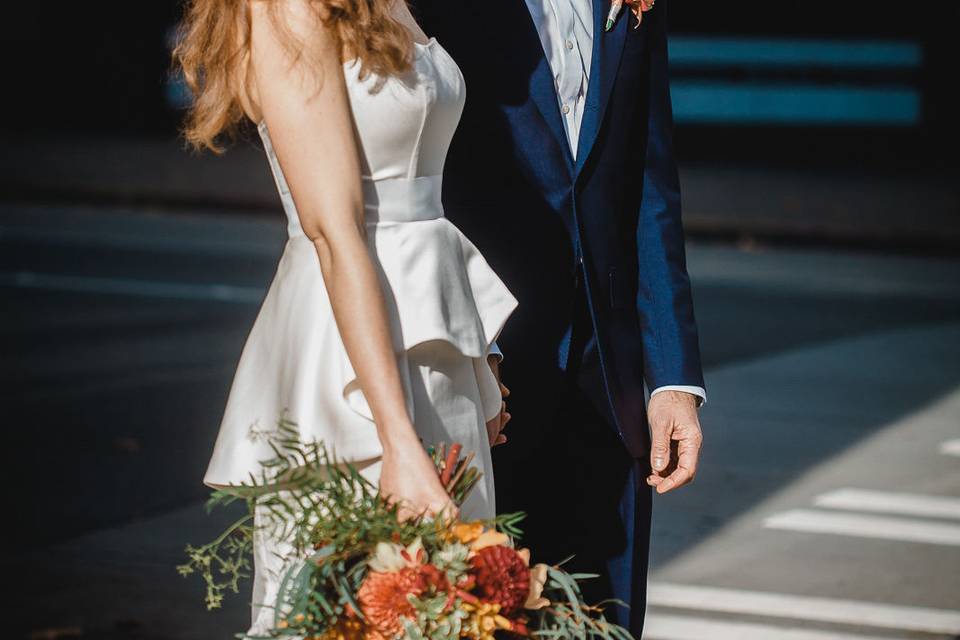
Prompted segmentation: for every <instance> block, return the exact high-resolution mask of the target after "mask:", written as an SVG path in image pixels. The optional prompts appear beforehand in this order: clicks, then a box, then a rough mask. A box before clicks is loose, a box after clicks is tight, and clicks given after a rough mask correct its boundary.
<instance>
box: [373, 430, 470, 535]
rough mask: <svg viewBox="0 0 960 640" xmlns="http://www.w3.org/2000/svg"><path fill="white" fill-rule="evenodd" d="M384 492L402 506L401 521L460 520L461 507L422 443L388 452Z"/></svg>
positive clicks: (383, 474) (382, 483)
mask: <svg viewBox="0 0 960 640" xmlns="http://www.w3.org/2000/svg"><path fill="white" fill-rule="evenodd" d="M380 491H381V493H382V494H383V495H384V496H385V497H386V498H387V499H388V500H390V501H391V502H396V503H399V505H400V511H399V514H398V515H399V517H400V520H409V519H411V518H415V517H417V516H421V515H426V516H427V517H438V516H440V517H443V518H456V517H458V516H459V510H458V509H457V506H456V505H455V504H454V503H453V500H451V499H450V496H449V495H448V494H447V492H446V490H444V488H443V485H441V484H440V478H439V477H438V475H437V468H436V466H435V465H434V464H433V461H432V460H430V457H429V456H428V455H427V452H426V450H424V448H423V445H422V444H420V442H419V441H413V442H410V443H404V444H401V445H399V446H393V447H389V448H386V447H385V448H384V453H383V466H382V467H381V471H380Z"/></svg>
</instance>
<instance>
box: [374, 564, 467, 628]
mask: <svg viewBox="0 0 960 640" xmlns="http://www.w3.org/2000/svg"><path fill="white" fill-rule="evenodd" d="M449 590H450V585H449V583H448V582H447V578H446V576H445V575H444V574H443V572H442V571H440V570H439V569H437V568H436V567H434V566H433V565H429V564H426V565H417V566H412V567H405V568H403V569H401V570H400V571H390V572H386V573H381V572H379V571H370V572H368V573H367V577H366V578H364V580H363V584H361V585H360V591H359V592H358V593H357V598H358V600H359V601H360V609H361V610H362V611H363V615H364V616H366V618H367V620H368V621H369V623H370V625H371V626H373V628H374V630H375V631H376V632H378V633H379V634H381V635H383V636H385V637H387V638H393V637H394V636H396V635H397V634H398V633H400V631H402V630H403V622H402V620H401V619H402V618H413V617H415V615H416V614H415V611H414V609H413V605H411V604H410V601H409V600H408V599H407V596H408V595H414V596H419V595H421V594H423V593H425V592H428V591H431V592H437V591H449ZM371 637H372V636H371Z"/></svg>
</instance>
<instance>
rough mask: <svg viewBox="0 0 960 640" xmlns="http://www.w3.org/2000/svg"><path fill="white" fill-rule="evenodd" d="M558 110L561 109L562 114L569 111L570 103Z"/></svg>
mask: <svg viewBox="0 0 960 640" xmlns="http://www.w3.org/2000/svg"><path fill="white" fill-rule="evenodd" d="M560 111H563V113H564V114H568V113H570V105H568V104H565V105H563V107H562V108H561V109H560Z"/></svg>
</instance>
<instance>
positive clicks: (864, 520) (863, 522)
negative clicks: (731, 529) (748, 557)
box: [763, 509, 960, 546]
mask: <svg viewBox="0 0 960 640" xmlns="http://www.w3.org/2000/svg"><path fill="white" fill-rule="evenodd" d="M763 524H764V526H765V527H768V528H770V529H786V530H790V531H805V532H808V533H832V534H835V535H840V536H854V537H860V538H877V539H881V540H898V541H902V542H921V543H926V544H943V545H952V546H957V545H960V525H955V524H944V523H942V522H925V521H922V520H913V519H907V518H891V517H884V516H867V515H860V514H850V513H831V512H829V511H813V510H810V509H792V510H790V511H785V512H783V513H778V514H775V515H772V516H770V517H768V518H766V519H765V520H764V523H763Z"/></svg>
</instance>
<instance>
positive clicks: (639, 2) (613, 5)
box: [603, 0, 657, 31]
mask: <svg viewBox="0 0 960 640" xmlns="http://www.w3.org/2000/svg"><path fill="white" fill-rule="evenodd" d="M656 1H657V0H612V1H611V2H610V13H608V14H607V25H606V26H605V27H604V29H603V30H604V31H610V29H613V25H614V23H615V22H616V21H617V16H619V15H620V10H621V9H623V5H627V6H629V7H630V11H632V12H633V15H635V16H636V17H637V24H636V25H634V27H633V28H634V29H636V28H638V27H639V26H640V21H641V20H643V14H644V12H645V11H650V9H653V3H654V2H656Z"/></svg>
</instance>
